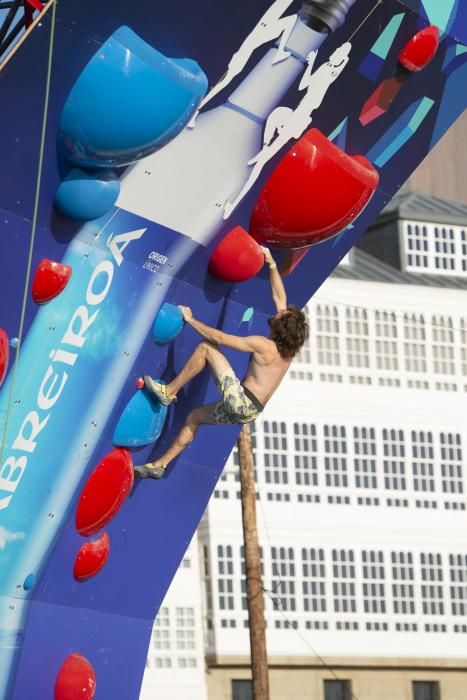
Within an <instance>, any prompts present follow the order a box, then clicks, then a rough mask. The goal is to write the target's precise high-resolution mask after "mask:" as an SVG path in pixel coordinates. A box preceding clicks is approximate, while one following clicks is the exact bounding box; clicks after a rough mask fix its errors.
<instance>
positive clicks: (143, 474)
mask: <svg viewBox="0 0 467 700" xmlns="http://www.w3.org/2000/svg"><path fill="white" fill-rule="evenodd" d="M133 471H134V472H135V475H136V476H139V477H140V479H162V477H163V476H164V474H165V467H155V466H154V465H153V464H151V462H148V463H147V464H142V465H141V466H139V467H137V466H134V467H133Z"/></svg>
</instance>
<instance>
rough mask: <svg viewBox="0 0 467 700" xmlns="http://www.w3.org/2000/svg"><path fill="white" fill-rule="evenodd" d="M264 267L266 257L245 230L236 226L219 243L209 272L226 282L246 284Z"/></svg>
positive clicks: (212, 257) (210, 262)
mask: <svg viewBox="0 0 467 700" xmlns="http://www.w3.org/2000/svg"><path fill="white" fill-rule="evenodd" d="M263 265H264V255H263V252H262V250H261V248H260V247H259V245H258V244H257V243H256V241H254V240H253V238H252V237H251V236H250V235H248V233H247V232H246V231H245V229H244V228H242V227H241V226H236V227H235V228H234V229H232V230H231V231H230V233H228V234H227V235H226V236H225V238H223V239H222V241H221V242H220V243H219V245H218V246H217V248H215V249H214V252H213V254H212V256H211V260H210V261H209V272H210V273H211V275H214V277H217V278H218V279H221V280H223V281H224V282H245V280H249V279H251V278H252V277H254V276H255V275H256V274H258V272H259V271H260V270H261V268H262V267H263Z"/></svg>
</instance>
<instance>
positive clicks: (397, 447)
mask: <svg viewBox="0 0 467 700" xmlns="http://www.w3.org/2000/svg"><path fill="white" fill-rule="evenodd" d="M383 454H384V458H383V469H384V488H385V489H388V490H395V491H405V490H406V488H407V482H406V478H405V438H404V431H403V430H387V429H386V428H385V429H383Z"/></svg>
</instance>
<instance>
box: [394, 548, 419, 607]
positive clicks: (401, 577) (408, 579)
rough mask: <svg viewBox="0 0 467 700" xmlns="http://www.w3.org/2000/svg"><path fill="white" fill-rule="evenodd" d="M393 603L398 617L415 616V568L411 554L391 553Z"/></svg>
mask: <svg viewBox="0 0 467 700" xmlns="http://www.w3.org/2000/svg"><path fill="white" fill-rule="evenodd" d="M391 569H392V602H393V609H394V613H395V614H396V615H415V586H414V566H413V555H412V554H411V552H391Z"/></svg>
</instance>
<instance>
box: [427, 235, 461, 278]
mask: <svg viewBox="0 0 467 700" xmlns="http://www.w3.org/2000/svg"><path fill="white" fill-rule="evenodd" d="M433 233H434V236H433V243H434V246H435V248H434V253H435V254H434V261H435V268H436V270H437V271H438V272H454V271H455V269H456V242H455V236H454V229H452V228H445V227H444V226H434V227H433Z"/></svg>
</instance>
